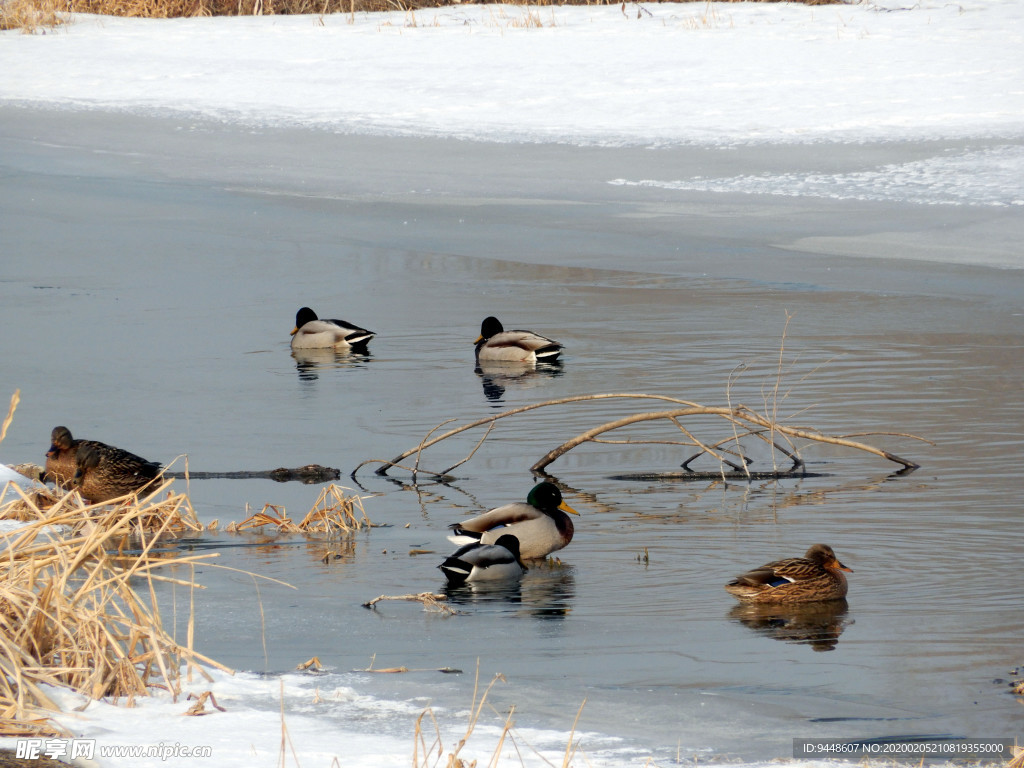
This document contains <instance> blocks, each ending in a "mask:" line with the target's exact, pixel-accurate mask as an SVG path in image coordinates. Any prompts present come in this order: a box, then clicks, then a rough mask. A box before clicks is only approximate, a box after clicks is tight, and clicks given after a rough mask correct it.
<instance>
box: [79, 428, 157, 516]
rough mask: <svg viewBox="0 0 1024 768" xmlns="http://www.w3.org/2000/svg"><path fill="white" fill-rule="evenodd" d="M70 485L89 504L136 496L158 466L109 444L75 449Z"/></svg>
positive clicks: (149, 480)
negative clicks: (131, 495) (74, 466)
mask: <svg viewBox="0 0 1024 768" xmlns="http://www.w3.org/2000/svg"><path fill="white" fill-rule="evenodd" d="M75 462H76V464H77V468H76V470H75V476H74V477H73V478H72V480H71V486H72V487H73V488H75V489H77V490H78V492H79V493H80V494H82V498H83V499H85V500H86V501H88V502H89V503H90V504H102V503H103V502H106V501H110V500H111V499H116V498H118V497H119V496H125V495H127V494H129V493H137V492H138V491H140V490H142V489H143V488H145V487H146V486H147V485H149V484H150V483H151V482H153V480H154V479H155V478H156V477H157V476H158V475H159V474H160V465H159V464H156V463H154V462H152V461H146V460H145V459H144V458H142V457H141V456H136V455H135V454H134V453H129V452H128V451H123V450H121V449H120V448H115V447H114V446H112V445H103V444H102V443H92V444H90V445H85V446H79V448H78V453H77V456H76V457H75Z"/></svg>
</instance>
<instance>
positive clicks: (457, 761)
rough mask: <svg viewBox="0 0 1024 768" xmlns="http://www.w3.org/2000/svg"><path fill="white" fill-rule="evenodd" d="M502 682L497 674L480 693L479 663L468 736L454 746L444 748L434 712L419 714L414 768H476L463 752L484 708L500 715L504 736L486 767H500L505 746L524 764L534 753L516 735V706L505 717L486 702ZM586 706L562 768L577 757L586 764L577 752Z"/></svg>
mask: <svg viewBox="0 0 1024 768" xmlns="http://www.w3.org/2000/svg"><path fill="white" fill-rule="evenodd" d="M499 682H505V676H504V675H501V674H498V675H495V676H494V678H493V679H492V680H491V682H490V683H489V684H488V686H487V687H486V688H485V689H484V691H483V692H482V693H481V692H480V665H479V662H478V663H477V670H476V682H475V683H474V685H473V703H472V705H471V706H470V710H469V722H468V723H467V726H466V733H465V735H464V736H463V737H462V738H461V739H459V741H458V742H456V743H455V745H454V746H453V747H445V745H444V743H443V740H442V738H441V728H440V725H439V724H438V722H437V718H436V717H435V716H434V711H433V710H432V709H429V708H428V709H426V710H424V711H423V712H422V713H421V714H420V716H419V717H418V718H417V720H416V734H415V748H414V752H413V759H412V764H413V766H414V768H435V767H436V766H440V765H444V766H446V768H473V767H474V766H476V765H477V764H478V761H477V760H476V759H468V758H465V757H463V756H462V752H463V750H464V749H465V748H466V745H467V742H468V741H469V739H470V737H471V736H472V735H473V731H474V730H476V727H477V725H478V724H479V722H480V718H481V716H482V715H483V714H484V709H485V707H486V708H490V709H491V711H492V712H493V713H494V714H496V715H499V716H500V717H501V719H502V729H501V733H500V734H499V735H498V736H497V745H496V746H495V747H494V748H493V751H492V754H491V757H490V759H489V760H488V761H487V763H486V764H487V765H489V766H493V765H498V764H499V762H500V758H501V755H502V750H504V749H505V747H506V745H509V746H510V748H511V749H512V751H514V752H515V754H516V755H518V756H519V760H520V764H525V763H524V762H523V755H524V754H526V753H528V752H531V751H534V750H533V748H532V747H531V746H530V744H529V743H528V742H527V741H526V740H525V739H524V738H522V736H520V735H519V734H517V733H516V730H515V719H514V716H515V707H511V708H510V709H509V710H508V713H507V714H503V715H502V714H500V713H498V712H496V711H495V710H494V709H493V707H491V706H490V704H488V703H487V697H488V695H490V692H491V689H492V688H493V687H494V686H495V685H496V684H497V683H499ZM585 704H586V701H585V700H584V702H583V704H581V705H580V709H579V711H578V712H577V713H576V719H575V720H574V721H573V724H572V730H571V732H570V734H569V740H568V742H567V743H566V745H565V753H564V754H563V755H562V762H561V768H569V766H571V765H573V760H574V758H576V757H578V756H581V757H583V760H584V762H586V756H585V755H581V754H579V753H578V751H579V742H578V741H577V740H576V728H577V726H578V725H579V720H580V716H581V715H582V714H583V706H584V705H585ZM428 723H429V725H428ZM430 731H433V735H430ZM446 752H447V754H446ZM538 754H539V753H538ZM544 762H545V763H547V764H548V765H551V766H555V765H556V764H555V763H553V762H551V761H550V760H548V759H546V758H545V759H544Z"/></svg>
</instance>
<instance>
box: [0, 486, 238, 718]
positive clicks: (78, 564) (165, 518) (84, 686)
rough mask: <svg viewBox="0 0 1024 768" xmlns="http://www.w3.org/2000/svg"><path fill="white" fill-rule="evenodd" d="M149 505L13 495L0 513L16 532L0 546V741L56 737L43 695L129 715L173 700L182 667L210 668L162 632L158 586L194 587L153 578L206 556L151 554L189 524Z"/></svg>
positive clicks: (176, 503) (159, 505) (180, 501)
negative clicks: (125, 707) (106, 703)
mask: <svg viewBox="0 0 1024 768" xmlns="http://www.w3.org/2000/svg"><path fill="white" fill-rule="evenodd" d="M156 493H157V492H154V493H153V494H151V495H150V496H148V497H146V498H145V499H144V500H142V501H140V502H139V503H137V504H122V505H117V506H113V507H111V506H102V505H86V504H84V503H83V502H82V500H81V497H79V496H78V494H77V493H69V494H65V495H63V496H59V497H55V496H53V495H52V494H49V492H47V491H41V490H34V491H23V490H21V489H17V494H18V498H16V499H14V500H13V501H10V502H8V503H7V504H4V505H3V507H0V518H7V519H17V520H22V521H24V522H25V524H24V525H23V526H21V527H19V528H17V529H15V530H12V531H9V532H6V533H2V534H0V626H2V628H3V631H2V632H0V646H2V651H0V734H3V735H7V736H15V735H26V734H32V735H39V734H48V733H49V734H52V733H59V732H60V729H59V728H58V727H57V726H56V725H55V724H54V723H53V721H51V720H50V719H49V716H50V712H52V711H54V710H56V709H57V707H56V705H55V703H54V702H53V701H52V700H51V698H50V697H49V696H48V695H47V691H46V686H57V687H64V688H69V689H71V690H73V691H76V692H78V693H80V694H82V695H84V696H86V697H89V698H91V699H100V698H107V699H113V700H120V699H124V700H126V701H127V702H128V703H130V702H131V701H132V700H133V699H134V698H135V697H138V696H145V695H147V693H148V691H149V689H151V688H154V687H159V688H162V689H165V690H167V691H170V692H171V693H172V694H173V695H175V696H177V695H178V694H179V693H180V691H181V675H182V669H183V667H186V668H187V667H192V666H193V665H194V664H199V663H201V664H205V665H210V666H216V667H219V666H220V665H218V664H216V663H215V662H213V661H212V660H210V659H208V658H205V657H203V656H201V655H200V654H198V653H197V652H196V651H195V650H194V649H193V648H191V647H190V645H191V643H189V646H181V645H179V644H178V643H177V642H176V641H175V640H174V639H173V638H172V637H171V636H170V635H169V634H168V633H167V632H166V631H165V630H164V628H163V626H162V620H161V614H160V609H159V605H158V602H157V598H156V592H155V585H156V583H157V582H170V583H173V584H179V585H184V586H187V587H190V588H191V587H195V586H197V585H194V584H192V583H191V582H190V581H188V580H182V579H178V578H174V577H171V576H167V575H163V574H160V573H157V571H158V570H161V569H164V570H166V569H167V568H168V567H171V566H181V565H186V564H191V563H195V562H196V561H200V560H205V559H207V558H210V557H213V556H215V555H212V554H205V555H190V556H182V555H177V554H173V553H168V552H160V551H158V550H157V547H158V545H159V544H160V542H161V541H162V540H163V539H165V538H167V537H168V536H169V535H171V532H172V530H173V529H175V528H177V527H179V526H184V527H187V528H189V529H191V528H192V523H191V522H185V521H188V520H189V519H190V518H192V519H194V513H193V512H192V510H191V507H190V506H188V504H187V500H186V499H184V497H181V496H177V497H176V496H170V495H168V498H167V499H164V500H155V498H154V497H155V495H156ZM129 542H130V543H131V546H132V547H133V549H132V551H131V554H128V553H127V550H126V548H127V546H128V543H129ZM137 590H138V591H137ZM198 669H199V671H200V672H201V673H202V674H205V672H203V670H202V667H198Z"/></svg>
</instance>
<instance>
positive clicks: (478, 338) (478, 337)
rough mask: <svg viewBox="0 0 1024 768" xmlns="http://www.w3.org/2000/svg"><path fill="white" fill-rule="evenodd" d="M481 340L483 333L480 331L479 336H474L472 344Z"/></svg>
mask: <svg viewBox="0 0 1024 768" xmlns="http://www.w3.org/2000/svg"><path fill="white" fill-rule="evenodd" d="M483 340H484V335H483V334H482V333H481V334H480V335H479V336H477V337H476V338H475V339H474V340H473V343H474V344H479V343H480V342H481V341H483Z"/></svg>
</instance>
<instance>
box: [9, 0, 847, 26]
mask: <svg viewBox="0 0 1024 768" xmlns="http://www.w3.org/2000/svg"><path fill="white" fill-rule="evenodd" d="M692 1H693V2H696V0H692ZM729 1H732V2H739V1H740V0H729ZM758 1H759V2H779V1H780V0H758ZM842 1H843V0H802V2H803V3H804V4H805V5H831V4H835V3H840V2H842ZM458 4H459V3H458V1H457V0H4V1H3V2H0V29H22V30H24V31H25V32H29V33H36V32H40V31H42V32H43V33H45V31H46V29H52V28H53V27H55V26H57V25H58V24H61V23H63V22H64V21H65V20H66V16H67V15H68V14H71V13H95V14H103V15H109V16H126V17H142V18H151V19H169V18H178V17H191V16H264V15H268V16H269V15H274V14H278V15H295V14H311V15H320V16H322V15H325V14H331V13H347V14H354V13H357V12H359V13H375V12H381V11H403V12H411V11H416V10H418V9H421V8H442V7H447V6H456V5H458ZM511 4H512V5H520V6H523V7H524V8H527V9H530V8H534V7H555V6H562V5H620V4H621V5H622V8H623V13H625V8H626V5H627V4H626V3H620V0H614V1H613V0H535V1H534V2H521V1H520V2H516V1H515V0H513V2H512V3H511ZM649 4H650V3H649ZM654 4H657V3H654ZM629 5H630V6H631V7H632V6H637V5H638V4H637V3H630V4H629ZM541 22H542V20H541V18H540V17H539V16H538V15H536V12H535V11H532V10H528V11H527V13H526V15H525V16H524V17H523V19H522V20H521V21H520V23H517V25H516V26H520V25H522V26H538V27H539V26H547V25H545V24H543V23H541ZM412 26H415V24H413V25H412Z"/></svg>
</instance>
